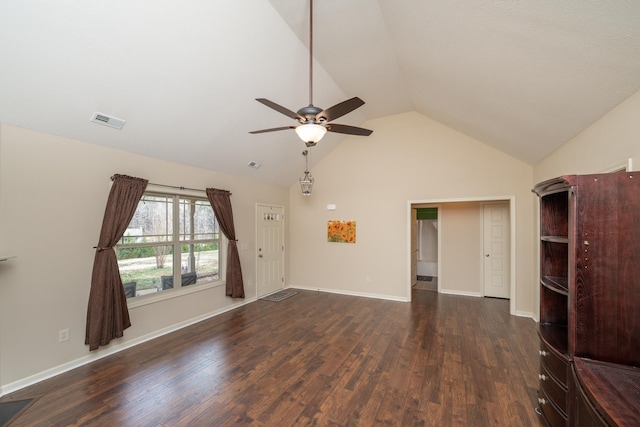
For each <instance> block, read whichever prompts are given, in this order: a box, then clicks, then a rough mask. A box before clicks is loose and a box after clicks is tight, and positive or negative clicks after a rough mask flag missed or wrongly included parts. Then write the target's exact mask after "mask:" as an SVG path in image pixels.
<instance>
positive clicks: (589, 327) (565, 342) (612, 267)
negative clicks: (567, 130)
mask: <svg viewBox="0 0 640 427" xmlns="http://www.w3.org/2000/svg"><path fill="white" fill-rule="evenodd" d="M533 191H534V193H536V194H537V195H538V196H539V198H540V325H539V331H538V333H539V336H540V374H539V379H540V386H539V391H538V396H539V397H538V402H539V408H540V410H541V412H542V415H543V417H544V418H545V420H546V421H547V423H548V424H550V425H551V426H554V427H555V426H579V427H584V426H608V425H610V426H640V172H638V173H636V174H635V175H634V173H632V172H619V173H611V174H597V175H565V176H561V177H558V178H555V179H551V180H548V181H545V182H542V183H540V184H538V185H536V186H535V188H534V189H533Z"/></svg>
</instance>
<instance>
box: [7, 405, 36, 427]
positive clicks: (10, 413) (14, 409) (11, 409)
mask: <svg viewBox="0 0 640 427" xmlns="http://www.w3.org/2000/svg"><path fill="white" fill-rule="evenodd" d="M32 401H33V399H25V400H14V401H10V402H0V427H1V426H4V425H8V424H9V421H11V420H12V419H13V418H15V417H16V415H18V414H19V413H20V412H22V411H23V410H24V409H25V408H26V407H27V406H29V404H30V403H31V402H32Z"/></svg>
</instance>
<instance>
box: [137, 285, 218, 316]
mask: <svg viewBox="0 0 640 427" xmlns="http://www.w3.org/2000/svg"><path fill="white" fill-rule="evenodd" d="M225 283H226V282H224V281H218V282H209V283H203V284H201V285H189V286H185V287H183V288H179V289H173V290H166V291H162V292H157V293H153V294H149V295H141V296H138V297H133V298H127V307H128V308H130V309H131V308H136V307H142V306H144V305H149V304H155V303H157V302H160V301H165V300H168V299H173V298H179V297H181V296H184V295H189V294H193V293H196V292H202V291H206V290H207V289H212V288H218V287H220V286H224V285H225Z"/></svg>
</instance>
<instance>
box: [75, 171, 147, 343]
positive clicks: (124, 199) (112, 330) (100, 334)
mask: <svg viewBox="0 0 640 427" xmlns="http://www.w3.org/2000/svg"><path fill="white" fill-rule="evenodd" d="M111 179H112V180H113V185H112V186H111V192H110V193H109V199H108V200H107V207H106V208H105V211H104V219H103V220H102V230H101V231H100V240H99V241H98V246H97V247H96V255H95V258H94V261H93V273H92V275H91V291H90V293H89V304H88V307H87V327H86V331H85V341H84V343H85V344H88V345H89V350H90V351H91V350H95V349H97V348H98V347H100V346H101V345H107V344H109V342H110V341H111V340H112V339H114V338H119V337H121V336H122V335H123V331H124V330H125V329H127V328H128V327H129V326H131V321H130V320H129V310H128V309H127V298H126V296H125V294H124V287H123V286H122V280H121V279H120V270H119V269H118V259H117V258H116V251H115V250H114V246H115V245H116V243H118V240H120V238H121V237H122V235H123V234H124V232H125V231H126V230H127V226H128V225H129V223H130V222H131V218H133V215H134V214H135V213H136V208H137V207H138V202H139V201H140V198H141V197H142V195H143V194H144V190H145V189H146V188H147V182H148V181H147V180H145V179H141V178H133V177H130V176H126V175H114V176H113V177H112V178H111Z"/></svg>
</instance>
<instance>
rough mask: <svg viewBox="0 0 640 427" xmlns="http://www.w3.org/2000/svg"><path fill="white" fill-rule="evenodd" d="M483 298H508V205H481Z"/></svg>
mask: <svg viewBox="0 0 640 427" xmlns="http://www.w3.org/2000/svg"><path fill="white" fill-rule="evenodd" d="M482 222H483V248H484V253H483V259H484V262H483V266H484V296H486V297H496V298H509V297H510V290H511V283H510V278H511V274H510V272H509V267H510V265H511V262H510V259H509V254H510V249H509V242H510V236H509V233H510V225H509V204H508V203H500V204H487V205H483V215H482Z"/></svg>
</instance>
